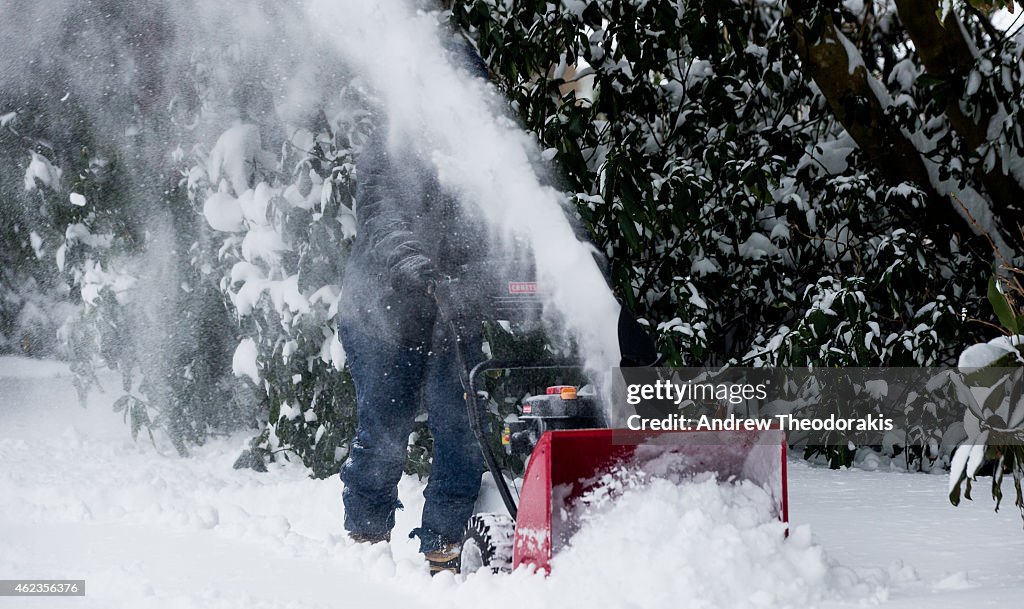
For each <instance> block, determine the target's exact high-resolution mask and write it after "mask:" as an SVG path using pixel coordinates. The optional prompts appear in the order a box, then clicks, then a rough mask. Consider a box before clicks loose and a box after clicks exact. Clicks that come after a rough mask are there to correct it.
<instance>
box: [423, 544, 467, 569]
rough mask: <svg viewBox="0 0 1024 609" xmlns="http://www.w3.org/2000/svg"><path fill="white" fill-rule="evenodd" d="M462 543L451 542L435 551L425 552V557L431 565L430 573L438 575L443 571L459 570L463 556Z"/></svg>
mask: <svg viewBox="0 0 1024 609" xmlns="http://www.w3.org/2000/svg"><path fill="white" fill-rule="evenodd" d="M461 553H462V544H459V543H451V544H448V545H446V546H442V547H440V548H438V549H436V550H434V551H433V552H425V553H424V554H423V557H424V558H426V559H427V563H428V564H429V565H430V575H432V576H433V575H437V574H438V573H440V572H441V571H450V572H452V573H458V572H459V563H460V561H459V559H460V558H461V556H460V555H461Z"/></svg>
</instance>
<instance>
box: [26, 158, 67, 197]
mask: <svg viewBox="0 0 1024 609" xmlns="http://www.w3.org/2000/svg"><path fill="white" fill-rule="evenodd" d="M60 176H61V171H60V169H59V168H57V167H54V166H53V164H52V163H50V161H49V159H47V158H46V157H44V156H43V155H41V154H38V153H36V152H33V153H32V160H31V161H30V162H29V164H28V168H27V169H26V170H25V190H28V191H32V190H35V189H36V186H37V185H36V181H37V180H38V181H39V182H42V183H43V184H45V185H46V186H47V187H48V188H56V187H57V185H58V184H60Z"/></svg>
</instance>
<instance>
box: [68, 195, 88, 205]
mask: <svg viewBox="0 0 1024 609" xmlns="http://www.w3.org/2000/svg"><path fill="white" fill-rule="evenodd" d="M68 198H69V199H70V200H71V204H72V205H77V206H79V207H85V197H84V196H83V195H80V194H78V193H77V192H73V193H71V195H70V196H69V197H68Z"/></svg>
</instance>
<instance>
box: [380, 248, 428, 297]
mask: <svg viewBox="0 0 1024 609" xmlns="http://www.w3.org/2000/svg"><path fill="white" fill-rule="evenodd" d="M436 281H437V269H436V268H434V263H433V262H432V261H431V260H430V258H427V257H426V256H424V255H423V254H420V253H414V254H410V255H407V256H404V257H403V258H402V259H401V260H398V261H397V262H396V263H395V264H394V266H392V267H391V287H393V288H394V289H395V290H398V291H406V290H411V291H414V292H423V293H429V287H430V286H431V285H433V284H434V283H435V282H436Z"/></svg>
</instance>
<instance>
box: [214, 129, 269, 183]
mask: <svg viewBox="0 0 1024 609" xmlns="http://www.w3.org/2000/svg"><path fill="white" fill-rule="evenodd" d="M267 159H268V155H267V153H266V152H265V151H264V150H263V146H262V143H261V138H260V130H259V127H257V126H256V125H250V124H245V123H239V124H237V125H234V126H232V127H231V128H230V129H228V130H227V131H225V132H224V133H222V134H221V136H220V137H219V138H218V139H217V143H216V144H214V146H213V150H211V151H210V160H209V165H208V167H207V173H208V174H209V177H210V182H211V183H212V184H217V183H218V182H219V181H220V179H221V176H222V175H223V176H224V177H225V179H227V180H228V182H230V184H231V188H232V189H234V191H235V195H241V194H242V193H243V192H245V191H246V190H249V177H250V175H252V174H253V172H254V168H255V167H258V166H260V165H262V166H264V167H266V166H267V164H268V161H267Z"/></svg>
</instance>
